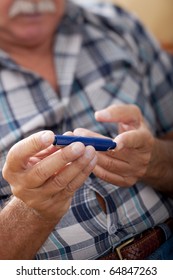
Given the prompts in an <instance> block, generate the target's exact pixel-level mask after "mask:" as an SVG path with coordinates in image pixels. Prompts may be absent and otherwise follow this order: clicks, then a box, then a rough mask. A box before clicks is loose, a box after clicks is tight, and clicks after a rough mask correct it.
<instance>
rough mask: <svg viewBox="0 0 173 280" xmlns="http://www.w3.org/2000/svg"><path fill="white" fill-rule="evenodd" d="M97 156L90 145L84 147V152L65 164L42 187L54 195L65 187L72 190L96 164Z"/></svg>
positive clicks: (79, 184)
mask: <svg viewBox="0 0 173 280" xmlns="http://www.w3.org/2000/svg"><path fill="white" fill-rule="evenodd" d="M96 161H97V157H96V152H95V149H94V148H93V147H92V146H88V147H86V150H85V154H84V155H83V156H82V157H80V158H78V159H77V160H75V161H74V162H73V163H71V164H69V165H67V166H66V167H65V168H64V169H63V170H62V171H61V172H60V173H59V174H57V175H55V177H54V178H52V179H51V180H49V181H48V182H47V183H46V185H45V187H44V189H46V192H49V194H50V192H51V195H55V194H56V193H57V192H59V191H61V190H64V189H67V192H70V193H71V192H74V191H75V190H76V189H77V188H78V187H80V186H81V185H82V184H83V182H84V181H85V180H86V178H87V177H88V176H89V174H90V173H91V171H92V170H93V168H94V167H95V165H96Z"/></svg>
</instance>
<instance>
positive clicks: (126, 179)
mask: <svg viewBox="0 0 173 280" xmlns="http://www.w3.org/2000/svg"><path fill="white" fill-rule="evenodd" d="M95 117H96V120H97V121H100V122H115V123H118V124H119V132H120V134H119V135H118V136H117V137H116V138H115V139H114V140H115V142H117V148H116V149H115V150H110V151H108V152H98V161H97V166H96V167H95V169H94V174H95V175H96V176H98V177H99V178H100V179H102V180H104V181H107V182H109V183H112V184H115V185H118V186H124V187H128V186H131V185H133V184H134V183H136V182H137V181H139V180H141V179H142V178H143V177H144V176H145V174H146V172H147V168H148V166H149V163H150V159H151V154H152V149H153V144H154V137H153V136H152V134H151V132H150V131H149V129H148V127H147V125H146V124H145V122H144V119H143V117H142V114H141V111H140V110H139V108H138V107H137V106H135V105H111V106H110V107H108V108H106V109H104V110H101V111H98V112H96V114H95ZM74 134H76V135H87V136H99V137H100V135H99V134H96V133H93V132H91V131H88V130H85V129H81V128H79V129H76V130H75V131H74Z"/></svg>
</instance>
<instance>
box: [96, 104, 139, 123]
mask: <svg viewBox="0 0 173 280" xmlns="http://www.w3.org/2000/svg"><path fill="white" fill-rule="evenodd" d="M95 118H96V120H97V121H100V122H117V123H125V124H131V125H132V124H133V125H134V126H135V127H138V125H139V124H140V121H141V120H142V115H141V111H140V109H139V108H138V107H137V106H136V105H129V104H128V105H126V104H124V105H115V104H114V105H111V106H109V107H107V108H106V109H103V110H100V111H97V112H95Z"/></svg>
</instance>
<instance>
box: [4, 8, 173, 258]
mask: <svg viewBox="0 0 173 280" xmlns="http://www.w3.org/2000/svg"><path fill="white" fill-rule="evenodd" d="M113 12H114V17H112V18H108V17H106V16H101V15H96V14H94V13H91V12H89V11H87V10H85V9H83V8H79V7H77V6H76V5H75V4H72V3H68V4H67V11H66V14H65V16H64V18H63V20H62V22H61V25H60V26H59V27H58V30H57V34H56V36H55V45H54V59H55V65H56V71H57V73H58V75H57V76H58V85H59V94H57V92H55V91H54V90H53V89H52V87H51V86H50V85H49V84H48V82H47V81H45V80H44V79H42V78H41V77H40V76H39V75H37V74H35V73H33V72H31V71H28V70H27V69H24V68H22V67H20V66H19V65H17V64H16V63H15V62H14V61H13V60H12V59H11V58H10V57H9V56H8V54H6V53H5V52H3V51H1V52H0V135H1V137H0V151H1V153H0V167H1V169H2V166H3V164H4V161H5V157H6V154H7V152H8V150H9V149H10V147H11V146H12V145H13V144H14V143H16V142H17V141H19V140H20V139H22V138H24V137H26V136H28V135H30V134H32V133H34V132H36V131H39V130H42V129H51V130H53V131H54V132H55V133H63V132H65V131H67V130H73V129H75V128H77V127H85V128H87V129H91V130H93V131H96V132H98V133H101V134H104V135H108V136H111V137H115V135H116V133H117V127H116V125H114V124H107V123H98V122H96V120H95V118H94V112H95V111H96V110H98V109H102V108H105V107H107V106H108V105H110V104H113V103H114V104H122V103H135V104H137V105H138V106H139V107H140V108H141V110H142V113H143V114H144V117H145V119H146V121H147V123H148V124H149V126H150V128H151V129H152V131H153V133H154V134H155V135H156V136H161V135H163V134H165V133H166V132H169V131H171V130H173V75H172V74H173V63H172V62H171V57H169V56H168V55H166V54H165V53H164V52H161V50H160V49H159V47H158V46H157V43H156V42H154V40H153V39H152V38H151V36H150V35H148V34H146V32H145V31H144V30H143V28H142V26H141V25H140V24H139V23H138V21H137V20H136V19H134V18H133V17H132V16H130V15H128V14H126V13H125V12H123V11H122V10H121V9H119V8H117V7H114V8H113ZM0 176H1V177H0V206H1V207H3V206H4V203H5V201H6V200H7V199H8V197H9V196H10V195H11V189H10V186H9V185H8V184H7V182H6V181H5V180H4V179H3V178H2V175H0ZM97 192H98V193H99V194H100V195H101V196H102V197H103V198H104V200H105V203H106V207H107V212H106V213H104V212H103V211H102V209H101V207H100V205H99V203H98V201H97V199H96V193H97ZM169 216H173V201H172V200H171V199H168V198H167V197H166V196H164V194H162V193H159V192H156V191H155V190H154V189H152V188H150V186H147V185H145V184H144V183H137V184H135V185H134V186H132V187H131V188H119V187H118V186H115V185H112V184H108V183H106V182H103V181H101V180H100V179H98V178H96V177H95V176H94V175H93V174H92V175H91V176H90V177H89V178H88V179H87V180H86V182H85V183H84V184H83V185H82V186H81V188H80V189H79V190H78V191H77V192H76V194H75V196H74V198H73V201H72V204H71V207H70V209H69V211H68V212H67V213H66V215H65V216H64V217H63V218H62V219H61V221H60V223H59V224H58V225H57V226H56V227H55V229H54V230H53V232H52V233H51V234H50V236H49V237H48V239H47V240H46V242H45V243H44V244H43V246H42V247H41V248H40V250H39V251H38V253H37V254H36V256H35V258H36V259H96V258H98V257H99V256H100V255H102V254H103V253H105V252H107V251H108V250H110V249H111V248H113V247H114V246H117V245H118V244H119V243H120V242H121V241H123V240H126V239H127V238H130V237H131V236H133V235H136V234H138V233H140V232H142V231H144V230H145V229H147V228H150V227H152V226H154V225H156V224H158V223H160V222H162V221H164V220H166V219H167V218H168V217H169ZM38 238H39V236H38Z"/></svg>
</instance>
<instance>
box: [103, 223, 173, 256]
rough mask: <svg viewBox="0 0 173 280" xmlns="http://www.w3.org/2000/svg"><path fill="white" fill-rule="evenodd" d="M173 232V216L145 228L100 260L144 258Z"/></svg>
mask: <svg viewBox="0 0 173 280" xmlns="http://www.w3.org/2000/svg"><path fill="white" fill-rule="evenodd" d="M172 234H173V218H169V219H168V220H166V221H165V222H164V223H162V224H160V225H158V226H156V227H154V228H150V229H147V230H145V231H144V232H142V233H141V234H140V235H138V236H136V237H134V238H131V239H128V240H126V241H124V242H122V243H121V244H120V245H119V246H118V247H116V248H115V249H114V250H113V251H111V252H109V253H108V254H106V255H104V256H102V257H100V258H99V260H123V259H124V260H144V259H146V258H147V257H149V256H150V255H151V254H152V253H153V252H154V251H155V250H157V249H158V248H159V247H160V246H161V245H162V244H163V243H164V242H165V241H166V240H167V239H169V238H170V237H171V235H172Z"/></svg>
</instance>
